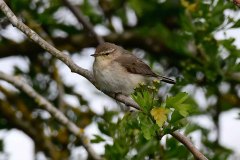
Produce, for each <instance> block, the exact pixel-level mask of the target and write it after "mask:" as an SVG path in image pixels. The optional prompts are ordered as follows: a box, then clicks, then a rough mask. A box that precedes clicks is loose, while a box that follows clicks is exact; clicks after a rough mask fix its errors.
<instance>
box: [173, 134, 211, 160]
mask: <svg viewBox="0 0 240 160" xmlns="http://www.w3.org/2000/svg"><path fill="white" fill-rule="evenodd" d="M171 135H172V136H173V137H174V138H176V139H177V140H178V141H179V142H181V143H182V144H184V145H185V147H187V149H188V150H189V151H190V152H191V153H192V154H193V155H194V157H195V158H196V159H197V160H208V159H207V158H206V157H205V156H204V155H203V154H202V153H201V152H200V151H199V150H198V149H197V148H196V147H195V146H194V145H193V144H192V143H191V141H190V139H189V138H187V137H185V136H184V135H182V134H181V133H179V132H177V131H174V132H173V133H171Z"/></svg>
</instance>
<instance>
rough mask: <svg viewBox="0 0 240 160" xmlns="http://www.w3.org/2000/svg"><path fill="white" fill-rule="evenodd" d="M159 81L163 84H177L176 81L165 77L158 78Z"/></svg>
mask: <svg viewBox="0 0 240 160" xmlns="http://www.w3.org/2000/svg"><path fill="white" fill-rule="evenodd" d="M158 78H159V80H160V81H163V82H166V83H170V84H175V83H176V81H175V80H173V79H171V78H168V77H164V76H158Z"/></svg>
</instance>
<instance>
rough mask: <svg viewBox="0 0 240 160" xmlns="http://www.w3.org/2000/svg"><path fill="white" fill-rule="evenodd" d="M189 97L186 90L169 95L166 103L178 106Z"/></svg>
mask: <svg viewBox="0 0 240 160" xmlns="http://www.w3.org/2000/svg"><path fill="white" fill-rule="evenodd" d="M187 98H188V94H187V93H185V92H180V93H178V94H177V95H176V96H174V97H169V98H167V100H166V105H167V106H168V107H174V108H175V107H176V106H177V105H179V104H181V103H183V102H184V101H185V100H186V99H187Z"/></svg>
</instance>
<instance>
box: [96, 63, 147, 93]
mask: <svg viewBox="0 0 240 160" xmlns="http://www.w3.org/2000/svg"><path fill="white" fill-rule="evenodd" d="M93 72H94V76H95V79H96V82H97V85H98V87H99V88H100V89H101V90H103V91H108V92H114V93H122V94H125V95H129V94H131V93H132V92H133V91H134V88H135V87H137V85H138V84H139V83H140V82H144V80H145V79H144V77H143V76H141V75H138V74H132V73H129V72H127V71H126V70H125V68H123V67H122V66H121V65H120V64H118V63H116V62H115V63H108V64H107V63H106V62H105V63H101V62H100V63H98V62H96V61H95V62H94V65H93Z"/></svg>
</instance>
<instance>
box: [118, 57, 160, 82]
mask: <svg viewBox="0 0 240 160" xmlns="http://www.w3.org/2000/svg"><path fill="white" fill-rule="evenodd" d="M115 61H116V62H118V63H119V64H120V65H121V66H123V67H124V68H125V69H126V70H127V71H128V72H130V73H133V74H140V75H144V76H149V77H158V75H157V74H155V73H154V72H153V71H152V70H151V68H150V67H149V66H148V65H147V64H145V63H144V62H143V61H142V60H140V59H139V58H137V57H135V56H134V55H132V54H123V55H121V56H120V57H118V58H116V59H115Z"/></svg>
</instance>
